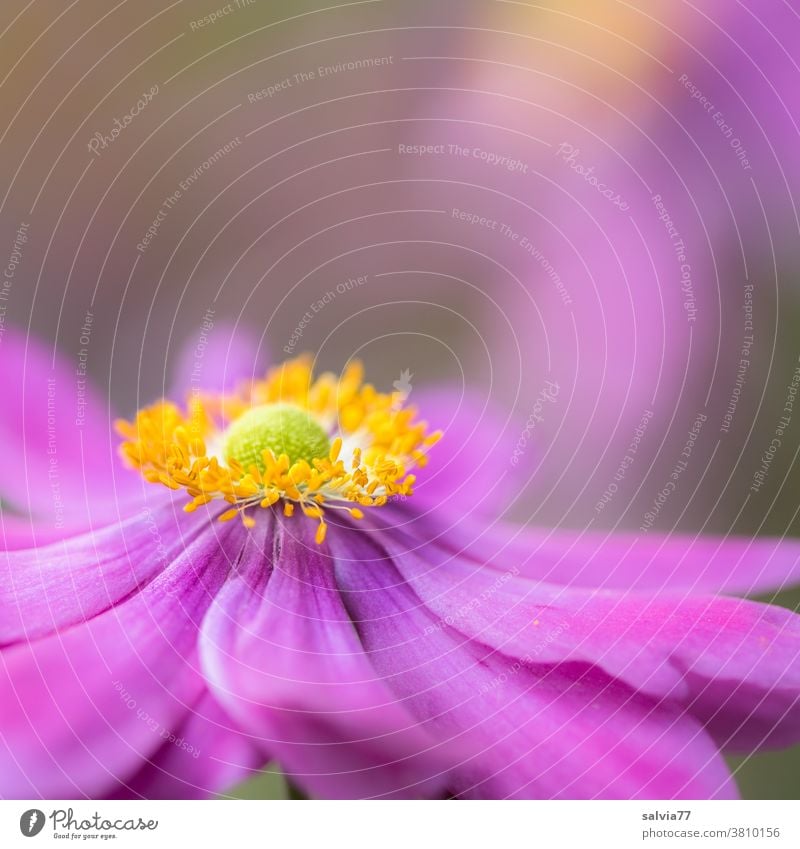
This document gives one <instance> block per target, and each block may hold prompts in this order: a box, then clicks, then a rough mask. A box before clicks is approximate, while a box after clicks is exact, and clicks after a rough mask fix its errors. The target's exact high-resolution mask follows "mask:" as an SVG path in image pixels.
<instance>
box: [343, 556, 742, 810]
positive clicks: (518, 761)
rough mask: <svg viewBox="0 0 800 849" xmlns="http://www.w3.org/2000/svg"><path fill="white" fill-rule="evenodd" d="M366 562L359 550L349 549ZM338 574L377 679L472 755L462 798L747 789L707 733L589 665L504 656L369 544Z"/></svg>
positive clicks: (707, 794)
mask: <svg viewBox="0 0 800 849" xmlns="http://www.w3.org/2000/svg"><path fill="white" fill-rule="evenodd" d="M345 548H348V549H349V550H350V551H351V552H354V550H355V549H356V546H354V544H353V542H352V541H350V542H348V543H346V544H345V545H344V546H343V547H342V550H343V551H344V549H345ZM357 550H358V551H359V552H360V555H359V557H356V556H355V554H354V553H352V554H351V557H352V558H353V559H352V560H351V561H349V562H348V561H347V560H346V559H344V558H342V559H341V560H340V561H339V562H338V563H337V579H338V581H339V584H340V586H341V587H342V588H343V590H344V592H345V599H346V604H347V607H348V610H349V611H350V614H351V616H352V617H353V619H354V621H356V624H357V627H358V630H359V633H360V635H361V638H362V641H363V643H364V645H365V648H366V649H367V652H368V654H369V656H370V660H371V661H372V664H373V665H374V666H375V668H376V669H377V670H378V671H379V672H380V673H381V674H383V676H384V677H385V679H386V681H387V682H388V683H389V685H390V686H391V688H392V689H393V690H394V691H395V692H396V693H397V695H398V697H399V698H401V699H402V700H403V702H404V703H405V704H407V705H408V706H409V707H410V709H411V710H412V712H413V713H414V714H415V715H416V716H417V717H418V718H419V719H420V720H421V721H423V722H424V723H425V724H426V727H428V728H431V729H433V730H435V731H436V733H437V734H438V735H439V736H440V737H441V738H442V739H443V740H446V741H448V742H449V743H450V744H457V745H458V746H459V748H461V749H464V750H466V751H468V752H470V754H469V756H468V757H465V759H464V761H463V762H462V763H461V765H460V766H459V768H458V770H457V774H456V778H455V780H454V783H453V784H452V785H451V788H450V789H451V790H452V792H454V793H456V794H458V795H463V796H477V797H483V798H506V797H518V798H626V799H627V798H657V799H671V798H724V797H730V796H734V795H735V792H736V791H735V787H734V785H733V782H732V781H731V779H730V775H729V773H728V771H727V769H726V767H725V765H724V762H723V761H722V759H721V757H720V756H719V753H718V752H717V750H716V748H715V746H714V745H713V743H712V742H711V740H710V739H709V737H708V735H707V734H706V732H705V731H704V730H703V728H702V726H701V724H700V723H699V722H698V721H697V720H696V719H694V718H692V717H691V716H688V715H686V714H685V713H683V712H682V711H680V710H678V709H677V708H676V706H674V705H670V704H669V703H660V704H659V703H658V702H656V701H655V700H654V699H652V698H649V697H647V696H645V695H642V694H638V693H635V692H633V691H632V690H631V689H630V687H628V686H627V685H626V684H625V683H624V682H620V681H614V680H612V679H611V678H609V677H608V676H607V675H606V674H604V673H603V672H601V671H600V670H597V669H592V668H591V667H588V666H586V665H585V664H558V665H553V666H548V665H544V664H539V663H536V662H535V661H534V659H533V658H522V659H517V658H514V657H509V656H507V655H504V654H501V653H500V652H498V651H496V650H494V649H493V648H491V647H487V646H485V645H482V644H481V642H480V641H479V640H474V639H471V638H469V637H467V636H465V635H464V634H462V633H459V631H458V630H457V627H456V626H455V625H452V626H451V625H449V624H446V623H444V622H442V621H441V620H440V619H439V618H438V617H437V616H436V615H435V614H434V613H433V612H432V611H431V610H429V609H428V608H427V606H426V605H425V603H424V602H423V601H422V600H421V599H420V597H419V596H418V595H416V594H415V593H414V592H413V590H412V588H411V586H410V585H409V584H407V583H406V582H405V581H404V579H403V576H402V575H401V574H400V573H398V572H397V571H396V569H395V567H394V565H393V564H392V562H391V561H390V560H388V559H386V558H381V554H380V551H379V550H378V549H377V548H376V547H375V546H374V545H371V544H370V543H368V542H364V541H362V542H360V543H358V544H357Z"/></svg>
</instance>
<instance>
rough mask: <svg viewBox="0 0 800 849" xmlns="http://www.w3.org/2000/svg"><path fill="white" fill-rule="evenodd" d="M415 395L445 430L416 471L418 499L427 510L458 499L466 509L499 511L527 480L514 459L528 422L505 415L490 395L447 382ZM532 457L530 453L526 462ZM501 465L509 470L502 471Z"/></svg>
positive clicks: (435, 423)
mask: <svg viewBox="0 0 800 849" xmlns="http://www.w3.org/2000/svg"><path fill="white" fill-rule="evenodd" d="M410 400H411V402H412V403H413V404H414V406H417V407H418V408H419V411H420V417H421V418H423V419H424V420H425V421H427V422H428V423H429V425H430V427H431V430H441V431H443V436H442V438H441V440H440V441H439V442H438V443H437V444H436V447H435V449H434V451H433V452H432V454H431V458H430V462H429V464H428V465H427V466H426V467H425V470H424V472H421V473H419V474H418V476H417V477H418V479H417V483H416V485H415V487H414V501H415V504H416V505H418V506H419V507H421V508H422V509H423V510H424V509H426V508H427V509H434V508H437V507H438V506H439V505H440V504H452V503H454V502H458V503H461V504H463V505H465V507H464V512H469V513H471V512H473V511H475V512H479V513H482V514H494V515H496V514H498V513H500V512H501V511H502V509H503V508H505V507H507V506H508V504H509V503H510V502H512V501H513V500H514V498H515V497H516V494H517V489H516V484H518V483H520V482H521V481H522V469H521V467H518V466H514V465H513V464H512V457H513V456H514V450H515V448H516V447H517V443H518V442H519V439H520V433H521V432H522V430H523V425H520V424H519V423H517V422H515V421H514V420H513V419H510V418H509V417H508V416H506V417H504V416H503V415H502V414H501V412H500V411H499V410H498V409H497V408H495V407H494V406H493V404H492V403H491V402H490V401H488V400H486V399H483V400H481V399H480V398H478V397H477V396H475V395H472V394H469V393H459V392H455V391H453V390H451V389H449V388H447V387H446V386H437V387H435V388H422V389H415V390H414V393H413V395H412V396H411V398H410ZM527 448H528V451H529V452H531V451H533V448H532V447H531V446H530V445H527ZM531 463H532V460H531V459H530V458H527V459H526V464H527V465H531ZM498 469H506V470H508V471H507V472H506V473H505V474H504V475H502V476H501V475H500V474H498ZM467 505H468V507H467Z"/></svg>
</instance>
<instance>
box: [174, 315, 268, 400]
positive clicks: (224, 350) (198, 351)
mask: <svg viewBox="0 0 800 849" xmlns="http://www.w3.org/2000/svg"><path fill="white" fill-rule="evenodd" d="M267 359H268V357H267V356H266V352H265V343H264V340H263V338H260V337H259V336H257V335H256V334H255V333H254V332H253V331H252V330H250V329H249V328H247V327H244V326H243V325H241V324H233V323H231V322H229V321H219V322H214V323H213V326H212V327H210V328H208V329H206V330H203V332H202V333H201V334H200V335H199V336H197V337H193V338H191V339H188V340H187V341H186V342H185V344H184V345H183V346H182V347H181V348H180V350H179V352H178V358H177V361H176V365H175V368H174V369H173V373H172V387H171V389H170V391H169V395H170V397H174V398H183V397H184V396H185V395H186V393H187V392H191V391H199V390H202V391H203V392H223V391H225V390H230V389H235V388H236V385H237V384H238V383H241V382H242V381H243V380H251V379H252V378H254V377H261V376H262V375H263V372H264V370H265V368H266V365H265V363H266V361H267Z"/></svg>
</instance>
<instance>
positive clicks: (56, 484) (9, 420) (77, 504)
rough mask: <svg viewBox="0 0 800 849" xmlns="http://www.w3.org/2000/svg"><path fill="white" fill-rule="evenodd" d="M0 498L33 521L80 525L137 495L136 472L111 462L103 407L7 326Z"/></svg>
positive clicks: (79, 380) (112, 447)
mask: <svg viewBox="0 0 800 849" xmlns="http://www.w3.org/2000/svg"><path fill="white" fill-rule="evenodd" d="M0 355H2V357H3V365H4V370H5V381H4V394H3V405H4V406H3V415H2V417H0V441H2V444H3V446H4V451H3V463H2V464H0V499H1V500H2V501H3V502H6V509H5V512H6V513H9V512H10V510H9V507H10V508H13V510H14V512H16V513H18V514H21V515H27V514H28V513H30V514H32V515H33V517H34V519H35V520H36V523H37V524H39V523H40V522H41V523H49V524H50V525H52V526H54V529H55V530H58V529H59V528H67V529H68V528H70V527H86V526H87V524H88V523H90V521H94V522H100V523H102V522H104V521H107V520H108V518H109V517H114V516H115V515H116V511H117V509H118V506H117V504H118V502H119V501H123V502H124V501H129V500H130V499H132V498H136V497H137V494H138V493H139V492H140V491H141V487H142V481H141V478H140V477H139V475H136V474H134V473H132V472H129V471H127V470H126V469H124V468H123V466H122V464H121V463H120V462H119V460H118V458H117V449H116V446H117V442H118V440H117V438H116V436H115V434H114V433H113V429H112V425H111V420H112V418H113V415H111V412H110V409H109V404H108V402H107V401H105V400H103V399H101V398H100V396H99V395H97V393H96V392H95V390H94V388H93V387H92V386H91V384H90V382H89V381H88V379H86V378H85V377H79V376H78V375H77V374H76V369H75V364H74V363H70V364H67V362H66V361H64V360H62V359H61V358H60V357H59V356H58V354H57V353H56V352H54V351H53V350H52V349H49V348H45V347H44V345H42V344H41V343H40V342H38V341H36V340H35V339H34V338H33V337H25V336H24V335H23V334H22V333H21V332H20V331H18V330H15V329H13V328H6V329H5V333H4V334H3V337H2V344H0Z"/></svg>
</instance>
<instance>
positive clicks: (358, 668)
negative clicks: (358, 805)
mask: <svg viewBox="0 0 800 849" xmlns="http://www.w3.org/2000/svg"><path fill="white" fill-rule="evenodd" d="M276 522H278V523H280V524H278V527H277V528H276V529H275V530H274V532H273V531H270V532H269V533H268V534H266V536H265V535H264V533H263V530H262V529H261V528H259V531H260V532H261V533H260V536H259V538H258V539H256V538H255V537H254V538H253V539H251V542H250V547H249V551H248V552H246V554H245V556H244V557H243V559H242V561H241V562H240V564H239V566H238V568H237V571H236V573H234V574H232V575H231V577H230V579H229V581H228V582H227V583H226V585H225V587H224V588H223V589H222V591H221V592H220V594H219V596H218V598H217V600H216V601H215V603H214V604H213V606H212V607H211V609H210V610H209V612H208V615H207V617H206V621H205V622H204V624H203V634H202V640H201V657H202V660H203V668H204V670H205V673H206V677H207V678H208V680H209V682H210V684H211V686H212V689H213V692H214V693H215V695H216V697H217V698H218V699H219V700H220V702H221V703H222V704H223V705H224V706H225V708H226V709H227V711H228V713H229V714H230V715H231V716H233V717H234V718H235V719H237V720H238V722H239V724H240V725H241V726H242V727H243V728H245V729H246V730H248V731H249V732H250V733H252V734H253V735H258V736H260V738H261V740H262V744H263V746H264V747H265V749H266V750H267V751H269V752H270V753H271V754H272V755H273V756H274V757H275V758H277V760H278V761H279V763H280V764H281V767H282V768H283V769H284V771H285V772H287V773H288V774H290V775H291V776H292V777H293V779H294V780H295V781H297V782H298V783H300V785H301V786H303V787H304V788H306V789H307V790H309V791H310V792H311V793H312V794H314V795H318V796H321V797H324V798H351V797H388V796H422V795H428V794H430V793H432V792H434V791H435V789H436V787H437V786H438V785H440V784H441V783H442V780H441V775H440V773H441V767H440V765H439V761H440V760H441V756H440V755H439V753H437V752H436V750H435V748H434V746H433V744H432V742H431V740H430V738H429V737H428V736H427V735H426V734H425V733H424V732H423V731H422V729H420V728H419V727H418V726H417V724H416V723H415V721H414V720H413V719H412V718H411V717H410V716H409V714H408V713H407V711H406V710H405V709H404V708H403V707H402V706H401V705H400V704H398V703H397V702H396V700H395V699H394V697H393V695H392V694H391V692H390V691H389V690H388V688H387V687H386V685H385V684H384V682H383V681H381V679H380V677H379V676H377V675H376V674H375V671H374V670H373V669H372V667H371V665H370V663H369V661H368V659H367V658H366V656H365V655H364V653H363V651H362V648H361V645H360V642H359V638H358V634H357V632H356V630H355V628H354V627H353V624H352V623H351V622H350V619H349V617H348V615H347V611H346V610H345V608H344V606H343V604H342V601H341V598H340V596H339V591H338V588H337V587H336V584H335V582H334V578H333V566H332V562H331V560H330V558H329V557H328V556H327V555H326V554H324V553H323V552H322V551H321V550H320V548H319V547H318V546H316V545H315V543H314V541H313V525H310V523H308V522H304V521H300V522H297V521H294V522H292V521H290V522H288V523H286V524H285V525H284V524H283V522H282V520H280V519H276ZM293 534H297V535H298V536H293Z"/></svg>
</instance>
